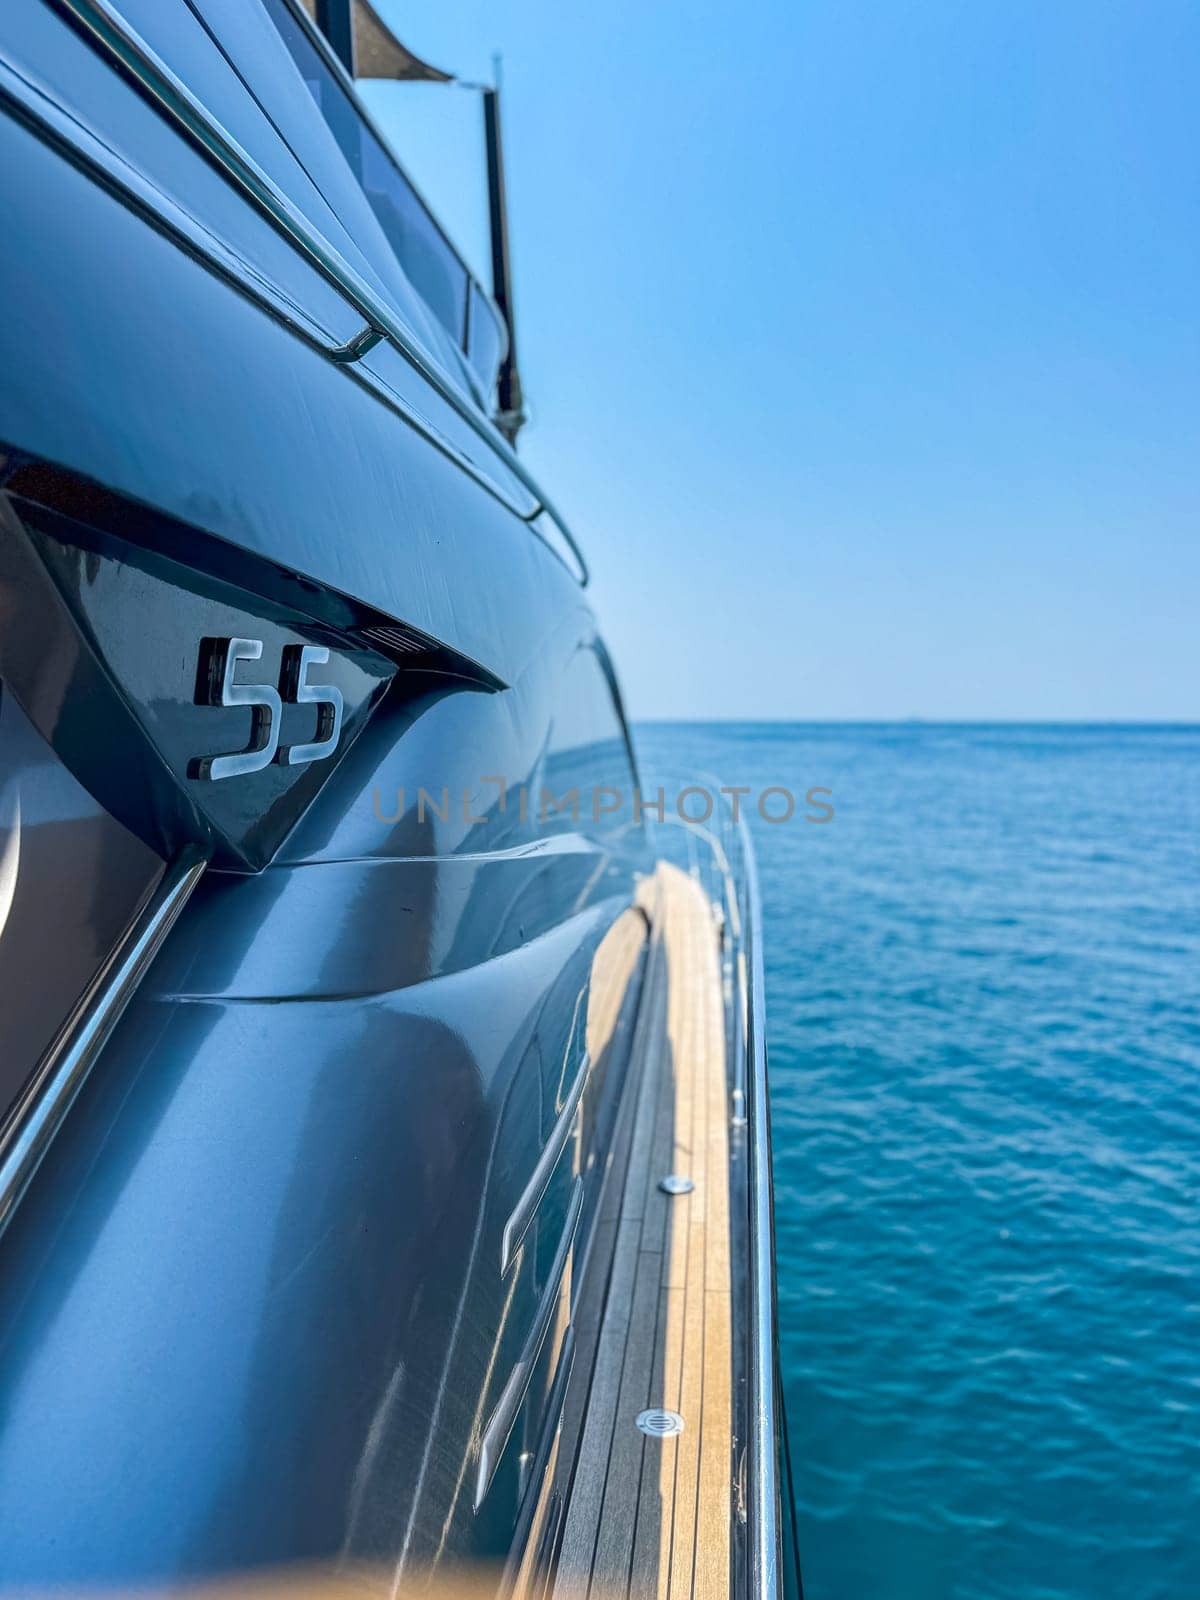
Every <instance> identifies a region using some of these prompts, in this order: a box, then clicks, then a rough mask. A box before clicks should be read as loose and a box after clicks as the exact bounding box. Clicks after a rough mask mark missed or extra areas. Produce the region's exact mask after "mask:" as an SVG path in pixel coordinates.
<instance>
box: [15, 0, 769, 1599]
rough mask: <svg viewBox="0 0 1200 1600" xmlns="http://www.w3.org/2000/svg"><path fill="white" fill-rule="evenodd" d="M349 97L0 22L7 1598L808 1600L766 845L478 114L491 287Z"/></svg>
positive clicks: (129, 44) (228, 37) (271, 72)
mask: <svg viewBox="0 0 1200 1600" xmlns="http://www.w3.org/2000/svg"><path fill="white" fill-rule="evenodd" d="M356 74H357V75H362V76H368V75H369V76H375V77H384V78H391V79H399V80H403V79H418V80H420V79H425V80H434V81H438V80H443V79H448V78H449V76H450V75H449V74H448V73H446V72H444V71H441V70H440V69H438V68H435V67H433V66H431V65H429V64H428V63H426V62H424V61H422V60H421V59H420V58H419V57H418V56H416V55H415V54H414V53H413V52H411V51H410V50H408V49H407V48H406V47H405V46H404V45H403V44H401V42H400V41H399V40H398V39H397V38H396V37H395V36H394V34H393V33H392V32H391V31H390V30H389V28H388V27H387V26H386V24H385V23H384V21H383V20H382V19H381V18H380V16H379V15H378V14H377V12H376V11H374V10H373V9H372V7H371V6H370V5H369V4H367V3H366V0H314V3H313V4H311V5H309V6H305V5H304V4H301V3H300V0H11V3H10V4H8V5H6V6H5V7H4V10H3V16H2V17H0V198H2V201H3V215H4V219H5V228H4V234H5V238H4V249H3V253H2V255H0V274H2V290H0V294H2V300H3V306H4V316H3V317H2V318H0V1112H2V1115H3V1122H2V1125H0V1350H2V1352H3V1355H2V1358H0V1593H3V1592H7V1591H13V1592H20V1593H22V1594H29V1593H37V1592H39V1591H41V1590H46V1591H50V1590H54V1591H56V1592H58V1593H90V1592H93V1591H96V1590H101V1589H103V1590H106V1591H117V1592H122V1593H124V1592H132V1591H135V1590H136V1591H146V1590H160V1589H161V1590H169V1591H171V1592H176V1591H180V1590H185V1591H186V1590H187V1589H189V1588H191V1587H193V1586H205V1587H208V1586H212V1585H232V1586H233V1588H234V1589H235V1590H236V1589H241V1588H244V1587H245V1586H246V1585H248V1584H250V1583H253V1584H255V1585H256V1586H258V1587H261V1586H262V1585H263V1584H273V1583H275V1582H279V1583H281V1584H283V1585H284V1586H285V1587H290V1588H293V1589H294V1588H297V1587H301V1586H304V1585H306V1584H308V1583H310V1582H315V1583H318V1584H320V1585H323V1586H332V1585H341V1584H343V1583H348V1584H351V1585H353V1586H354V1588H355V1591H356V1592H357V1591H358V1590H359V1589H360V1588H366V1589H368V1590H370V1589H373V1588H378V1590H379V1592H381V1593H387V1594H388V1595H395V1594H398V1593H400V1592H405V1591H407V1589H409V1588H413V1589H416V1588H420V1589H426V1588H428V1587H430V1586H434V1587H435V1588H436V1587H439V1586H449V1587H451V1588H452V1589H455V1590H456V1592H457V1590H458V1589H461V1588H463V1587H466V1588H469V1589H470V1590H471V1591H472V1592H474V1593H486V1594H498V1595H510V1594H515V1595H528V1596H542V1595H549V1594H551V1593H557V1594H563V1595H566V1594H589V1593H590V1594H594V1595H596V1596H598V1597H601V1596H605V1595H609V1594H611V1595H613V1596H622V1595H627V1594H628V1595H633V1596H642V1595H655V1596H671V1597H676V1596H680V1597H682V1596H692V1595H695V1596H702V1597H708V1596H712V1597H718V1596H719V1597H725V1596H733V1595H736V1596H747V1597H754V1600H775V1597H777V1596H783V1595H785V1594H790V1593H794V1592H795V1590H796V1583H797V1572H796V1565H795V1558H794V1539H793V1535H792V1527H791V1503H790V1495H789V1491H788V1488H787V1465H786V1454H785V1443H784V1440H785V1434H784V1431H783V1426H782V1416H781V1400H780V1392H779V1385H778V1379H777V1373H776V1357H775V1298H774V1276H773V1272H774V1268H773V1249H772V1214H771V1168H770V1145H769V1127H768V1103H767V1080H766V1052H765V1029H764V1012H763V1003H764V998H763V953H762V940H761V931H760V916H759V903H758V889H757V883H756V878H755V870H754V860H753V853H752V849H751V845H750V841H749V837H748V835H747V833H746V831H745V827H744V824H743V823H741V822H740V821H739V820H738V819H736V818H735V817H734V816H733V815H732V814H731V813H730V811H729V810H728V808H727V806H725V804H724V802H723V801H722V802H720V803H719V804H718V805H717V807H716V808H715V810H713V812H712V814H711V815H710V816H709V817H708V818H707V820H706V821H705V822H704V823H703V825H701V824H692V823H688V822H681V821H680V819H679V817H678V816H675V815H674V814H673V810H672V804H671V796H670V795H669V793H668V794H666V795H664V793H663V790H662V786H661V785H660V784H658V783H657V782H656V781H655V780H654V778H653V776H652V775H644V774H640V773H639V770H638V766H637V760H636V753H635V749H634V746H633V743H632V740H631V737H630V732H629V728H628V726H627V724H626V719H625V715H624V711H623V709H622V703H621V696H620V693H619V690H618V685H617V678H616V675H615V672H614V668H613V664H612V662H611V661H610V658H609V655H608V652H607V651H606V649H605V645H604V642H603V639H602V636H601V634H600V632H599V630H598V625H597V621H596V618H595V616H594V614H593V611H592V609H591V606H590V604H589V596H588V570H587V565H586V562H585V559H584V556H583V554H582V553H581V551H580V549H579V546H578V544H577V541H576V540H575V539H574V538H573V537H572V534H571V531H570V528H569V525H568V523H567V521H566V520H565V518H564V516H563V514H562V513H561V512H560V511H559V510H558V509H557V508H556V506H555V505H554V504H553V502H552V501H551V499H550V498H549V496H548V495H547V494H546V492H545V491H544V489H543V488H542V486H541V484H540V483H539V482H537V481H536V480H535V479H534V477H533V476H532V474H531V473H530V471H529V470H528V468H527V467H526V465H525V463H524V462H523V460H522V458H521V457H520V456H519V454H518V453H517V450H516V443H517V439H518V435H519V432H520V428H521V424H522V422H523V420H524V402H523V398H522V390H521V381H520V374H519V371H518V367H517V361H516V346H515V339H514V327H513V316H512V307H513V297H512V285H511V272H510V267H509V247H508V231H507V222H506V208H505V190H504V166H503V154H502V143H501V121H500V104H499V94H498V91H497V89H496V87H495V86H494V85H488V86H484V87H483V88H482V89H480V90H479V95H480V103H481V109H482V121H483V125H484V129H485V135H486V138H485V152H486V162H487V175H488V191H489V202H490V221H491V254H492V262H491V266H492V282H491V285H490V288H489V287H485V286H484V285H483V284H482V283H481V282H479V281H478V279H477V277H476V276H475V275H474V274H473V273H472V272H471V271H470V270H469V269H468V267H467V265H466V264H465V262H464V260H463V258H462V256H461V255H460V253H459V252H458V251H457V250H456V248H455V246H454V245H453V243H452V242H451V241H450V239H449V238H448V236H447V234H446V232H445V231H444V229H443V228H442V226H441V225H440V223H439V222H438V220H437V218H436V217H435V216H434V214H433V212H432V211H431V210H430V208H429V207H428V205H427V204H426V203H425V201H424V200H423V198H422V196H421V195H420V193H419V192H418V190H417V188H416V187H415V186H414V184H413V183H412V181H411V180H410V178H409V177H408V175H407V174H406V172H405V170H404V167H403V166H402V164H401V162H400V160H398V159H397V156H396V155H395V154H394V153H393V151H392V150H391V148H390V147H389V144H388V141H387V139H386V138H385V136H384V134H383V133H382V131H381V129H380V128H379V127H378V126H377V125H376V123H375V122H374V121H373V120H372V117H371V116H370V115H369V114H368V112H367V110H366V109H365V107H364V105H363V103H362V100H361V99H360V97H359V95H358V93H357V92H356V88H355V78H356ZM688 776H689V777H690V776H691V775H688ZM691 781H693V782H694V781H695V780H694V779H692V780H691Z"/></svg>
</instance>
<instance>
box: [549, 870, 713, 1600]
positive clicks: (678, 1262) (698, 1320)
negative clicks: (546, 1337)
mask: <svg viewBox="0 0 1200 1600" xmlns="http://www.w3.org/2000/svg"><path fill="white" fill-rule="evenodd" d="M654 888H655V891H656V899H657V906H656V908H655V917H654V923H655V935H654V941H653V945H652V948H651V952H650V958H649V966H648V969H647V974H646V986H647V987H646V994H645V1000H644V1008H643V1016H642V1017H641V1019H640V1020H639V1025H638V1035H637V1039H636V1042H635V1051H636V1053H637V1056H638V1057H640V1064H639V1060H637V1059H635V1060H634V1061H633V1062H632V1063H631V1068H632V1069H633V1070H634V1071H640V1081H639V1080H635V1093H636V1094H637V1101H636V1107H635V1111H634V1118H633V1124H632V1134H631V1139H630V1145H629V1161H628V1167H627V1171H626V1176H625V1183H624V1186H623V1189H622V1192H620V1193H619V1194H616V1195H614V1196H612V1197H610V1198H609V1200H608V1203H607V1211H608V1216H607V1218H606V1219H605V1220H606V1221H607V1223H608V1225H609V1226H610V1227H615V1229H616V1248H615V1253H614V1259H613V1267H612V1273H611V1277H610V1279H609V1284H608V1293H607V1298H606V1300H605V1303H604V1305H603V1307H602V1308H597V1309H596V1310H595V1311H593V1312H592V1320H593V1323H594V1324H595V1325H594V1326H592V1327H591V1328H589V1327H588V1326H587V1318H588V1309H587V1308H586V1307H581V1308H580V1320H579V1323H578V1325H577V1327H578V1333H579V1337H580V1342H581V1345H586V1344H594V1346H595V1350H596V1354H595V1365H594V1367H593V1378H592V1383H591V1388H590V1393H589V1395H588V1398H587V1404H586V1411H585V1414H584V1416H583V1418H582V1429H583V1432H582V1443H581V1449H580V1453H579V1457H578V1464H577V1467H576V1471H575V1477H574V1482H573V1483H572V1485H571V1490H570V1498H569V1502H568V1505H567V1511H566V1521H565V1528H564V1532H563V1542H562V1546H561V1550H560V1557H559V1566H558V1577H557V1585H556V1587H557V1591H558V1593H559V1595H560V1596H565V1595H568V1594H569V1595H572V1596H580V1595H583V1594H586V1593H588V1592H589V1591H590V1592H591V1593H593V1594H595V1595H596V1596H597V1600H599V1597H604V1600H608V1597H613V1600H617V1597H620V1596H624V1595H626V1594H628V1595H631V1596H634V1597H638V1600H640V1597H643V1596H660V1597H663V1600H685V1597H690V1596H696V1597H698V1600H712V1597H717V1596H720V1597H721V1600H725V1597H727V1596H728V1594H729V1588H730V1579H729V1572H730V1547H729V1546H730V1520H731V1503H732V1494H733V1462H732V1448H733V1446H732V1424H731V1415H730V1401H731V1327H730V1316H731V1287H730V1255H729V1164H728V1116H729V1110H728V1108H729V1098H728V1088H727V1083H726V1071H725V1023H724V1013H723V1006H722V994H721V978H720V962H719V952H718V944H717V931H716V928H715V925H714V922H713V918H712V913H711V910H710V907H709V903H708V901H707V899H706V897H705V895H704V894H703V892H702V890H701V889H700V887H699V885H698V884H696V883H694V882H693V881H692V880H691V879H690V878H689V877H688V876H687V875H686V874H684V873H683V872H681V871H679V870H678V869H677V868H675V867H672V866H669V865H666V864H662V865H660V866H659V868H658V872H657V874H656V876H655V880H654ZM670 1173H674V1174H678V1175H680V1176H684V1177H688V1178H691V1179H692V1181H693V1183H694V1185H695V1187H694V1189H693V1190H692V1192H691V1193H690V1194H684V1195H677V1196H668V1195H666V1194H664V1193H662V1192H661V1191H660V1190H659V1188H658V1184H659V1180H660V1179H661V1178H663V1177H665V1176H667V1175H668V1174H670ZM652 1407H655V1408H658V1407H660V1408H662V1409H664V1410H667V1411H674V1412H678V1413H679V1414H680V1415H681V1416H682V1418H683V1431H682V1433H679V1434H677V1435H675V1436H672V1437H666V1438H652V1437H647V1436H646V1435H644V1434H643V1433H642V1432H641V1431H640V1430H639V1429H638V1427H637V1425H636V1421H635V1419H636V1418H637V1416H638V1414H639V1412H641V1411H644V1410H647V1409H649V1408H652Z"/></svg>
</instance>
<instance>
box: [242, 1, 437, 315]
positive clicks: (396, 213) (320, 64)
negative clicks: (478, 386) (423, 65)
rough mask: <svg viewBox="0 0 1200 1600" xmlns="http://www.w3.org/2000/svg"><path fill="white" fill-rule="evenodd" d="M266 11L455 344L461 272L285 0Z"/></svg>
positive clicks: (412, 276) (417, 285) (403, 263)
mask: <svg viewBox="0 0 1200 1600" xmlns="http://www.w3.org/2000/svg"><path fill="white" fill-rule="evenodd" d="M266 6H267V10H268V12H269V13H270V15H271V17H272V18H273V20H274V22H275V25H276V27H277V28H278V29H279V32H280V33H281V35H282V36H283V41H284V43H285V44H286V45H287V47H288V50H289V51H290V53H291V56H292V59H293V60H294V61H295V63H296V65H297V67H298V68H299V70H300V75H301V77H302V78H303V79H304V81H305V83H306V84H307V85H308V88H309V92H310V93H311V95H312V97H313V99H314V100H315V101H316V102H317V105H318V106H319V107H320V109H321V115H322V116H323V117H324V118H325V121H326V122H327V123H328V124H329V127H330V129H331V131H332V133H333V136H334V138H335V139H336V140H337V142H338V145H339V146H340V148H341V151H342V154H343V155H344V156H345V158H346V160H347V161H348V162H349V164H350V170H351V171H352V172H353V173H354V175H355V177H356V178H357V179H358V181H359V183H360V184H361V185H362V187H363V191H364V193H365V194H366V197H367V199H368V200H369V201H370V203H371V209H372V210H373V211H374V213H375V215H376V216H377V217H378V218H379V222H380V225H381V226H382V228H383V231H384V233H385V234H386V235H387V239H388V243H389V244H390V245H391V247H392V249H393V250H394V251H395V252H396V255H397V257H398V259H399V261H400V265H401V266H402V267H403V268H404V271H405V273H406V274H407V276H408V279H409V282H410V283H411V284H412V286H413V288H414V289H416V291H417V293H418V294H419V295H420V296H421V298H422V299H423V300H424V301H425V304H426V305H427V306H428V307H429V309H430V310H431V311H432V312H433V313H434V315H435V316H436V317H437V318H438V321H439V322H441V324H442V325H443V327H445V328H446V329H447V330H448V331H449V333H450V334H451V336H452V337H453V339H454V342H455V344H458V345H461V344H462V341H463V333H464V329H465V326H466V313H467V270H466V268H465V267H464V266H463V264H462V262H461V261H460V260H459V259H458V257H457V256H456V255H455V253H454V251H453V250H452V249H451V247H450V245H449V244H448V243H447V241H446V238H445V236H444V235H443V233H442V231H441V229H440V228H439V227H438V225H437V223H436V222H434V220H433V218H432V217H431V216H430V215H429V212H428V211H427V210H426V209H425V206H424V205H423V203H422V202H421V200H420V198H419V197H418V195H417V193H416V190H415V189H414V188H413V186H412V184H411V183H409V181H408V179H407V178H406V177H405V176H404V174H403V172H401V170H400V168H399V167H398V166H397V165H396V163H395V161H394V160H393V159H392V157H391V156H390V154H389V153H388V151H387V150H386V149H385V148H384V146H383V145H382V144H381V143H380V141H379V140H378V139H377V138H376V137H375V135H374V134H373V133H372V132H371V130H370V128H368V127H367V125H366V123H365V122H364V121H363V120H362V117H361V115H360V114H359V110H358V107H357V106H356V105H355V104H354V101H353V100H352V99H351V98H350V96H349V95H348V94H347V93H346V91H345V89H343V87H342V85H341V84H340V83H339V82H338V80H337V78H336V77H335V76H334V74H333V73H332V72H331V71H330V69H329V66H328V64H327V63H326V62H325V61H323V60H322V58H321V54H320V52H319V51H318V50H317V49H316V48H315V47H314V45H313V42H312V40H311V39H310V38H309V37H308V35H307V33H306V32H305V30H304V28H303V26H302V25H301V23H300V21H299V20H298V19H297V17H296V16H295V15H294V13H293V12H292V9H291V7H290V6H289V5H288V4H287V0H266Z"/></svg>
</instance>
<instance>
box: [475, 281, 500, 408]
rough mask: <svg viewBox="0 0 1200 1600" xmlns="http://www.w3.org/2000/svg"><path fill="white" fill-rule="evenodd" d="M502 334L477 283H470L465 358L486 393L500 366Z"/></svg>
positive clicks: (490, 389)
mask: <svg viewBox="0 0 1200 1600" xmlns="http://www.w3.org/2000/svg"><path fill="white" fill-rule="evenodd" d="M502 338H503V335H502V334H501V332H500V329H499V327H498V326H497V323H496V318H495V316H494V315H493V313H492V309H491V307H490V306H489V305H488V303H487V301H486V300H485V299H484V298H483V294H482V292H481V290H480V288H479V285H478V284H476V283H473V284H472V285H471V321H470V323H469V334H468V338H467V359H468V360H469V361H470V363H471V365H472V366H473V367H474V368H475V371H476V372H477V373H478V374H479V376H480V378H481V379H482V381H483V387H484V390H485V391H486V393H488V394H490V393H491V392H492V387H493V385H494V384H495V382H496V373H497V371H498V370H499V367H500V348H501V341H502Z"/></svg>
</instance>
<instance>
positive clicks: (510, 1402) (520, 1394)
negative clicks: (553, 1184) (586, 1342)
mask: <svg viewBox="0 0 1200 1600" xmlns="http://www.w3.org/2000/svg"><path fill="white" fill-rule="evenodd" d="M582 1211H583V1179H582V1178H576V1179H575V1186H574V1188H573V1189H572V1191H571V1204H570V1207H569V1209H568V1211H567V1222H566V1226H565V1227H564V1228H563V1232H562V1238H561V1239H560V1240H559V1243H558V1249H557V1251H556V1252H555V1255H554V1262H553V1264H552V1266H551V1268H550V1274H549V1277H548V1278H547V1280H546V1287H545V1290H544V1291H543V1294H542V1298H541V1301H540V1302H539V1304H538V1308H537V1314H536V1316H535V1317H534V1320H533V1327H532V1328H531V1329H530V1332H529V1337H528V1338H527V1339H526V1341H525V1345H524V1348H523V1349H522V1351H521V1354H520V1356H519V1357H518V1358H517V1364H516V1366H514V1368H513V1370H512V1372H511V1373H510V1375H509V1379H508V1382H507V1383H506V1384H505V1385H504V1388H503V1390H502V1391H501V1394H500V1398H499V1400H497V1401H496V1405H495V1408H494V1409H493V1411H492V1415H491V1417H490V1419H489V1420H488V1425H487V1427H486V1428H485V1429H484V1430H483V1437H482V1438H481V1440H480V1442H479V1470H478V1472H477V1474H476V1477H475V1503H474V1509H475V1510H476V1511H478V1510H479V1507H480V1506H481V1505H482V1504H483V1501H484V1496H485V1495H486V1494H487V1492H488V1489H489V1488H490V1487H491V1482H492V1478H493V1476H494V1475H495V1471H496V1467H497V1465H498V1463H499V1461H500V1457H501V1455H502V1454H503V1452H504V1447H505V1445H506V1444H507V1443H508V1436H509V1434H510V1433H511V1432H512V1427H513V1423H514V1422H515V1421H516V1420H517V1412H518V1411H519V1410H520V1409H521V1404H522V1402H523V1400H524V1399H525V1395H526V1393H527V1392H528V1389H529V1384H530V1381H531V1379H532V1378H533V1369H534V1367H536V1365H537V1360H538V1356H539V1355H540V1354H541V1351H542V1345H543V1344H544V1343H545V1339H546V1334H547V1333H548V1332H549V1331H550V1320H551V1318H552V1317H553V1315H554V1307H555V1306H556V1304H557V1303H558V1295H559V1290H560V1288H561V1287H562V1280H563V1275H564V1274H565V1272H566V1270H567V1260H568V1258H569V1256H570V1254H571V1247H572V1245H573V1244H574V1243H575V1233H576V1230H577V1229H578V1227H579V1218H580V1215H581V1213H582Z"/></svg>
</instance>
